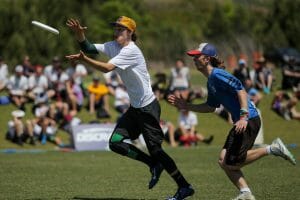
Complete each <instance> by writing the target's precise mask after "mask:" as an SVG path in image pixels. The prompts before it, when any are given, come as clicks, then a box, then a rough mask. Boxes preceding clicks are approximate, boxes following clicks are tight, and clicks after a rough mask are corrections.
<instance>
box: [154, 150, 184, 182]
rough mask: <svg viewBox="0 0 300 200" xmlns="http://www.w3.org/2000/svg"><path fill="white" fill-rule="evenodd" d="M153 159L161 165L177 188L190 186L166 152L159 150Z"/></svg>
mask: <svg viewBox="0 0 300 200" xmlns="http://www.w3.org/2000/svg"><path fill="white" fill-rule="evenodd" d="M154 159H155V160H157V161H159V162H160V163H161V164H162V165H163V167H164V169H165V170H166V171H167V172H168V173H169V174H170V176H171V177H172V178H173V179H174V181H175V182H176V183H177V185H178V187H188V186H189V185H190V184H189V183H188V182H187V181H186V180H185V178H184V177H183V175H182V174H181V172H180V171H179V170H178V168H177V166H176V164H175V162H174V160H173V159H172V158H171V157H170V156H169V155H168V154H167V153H166V152H164V150H162V149H159V150H158V151H157V153H156V156H155V158H154Z"/></svg>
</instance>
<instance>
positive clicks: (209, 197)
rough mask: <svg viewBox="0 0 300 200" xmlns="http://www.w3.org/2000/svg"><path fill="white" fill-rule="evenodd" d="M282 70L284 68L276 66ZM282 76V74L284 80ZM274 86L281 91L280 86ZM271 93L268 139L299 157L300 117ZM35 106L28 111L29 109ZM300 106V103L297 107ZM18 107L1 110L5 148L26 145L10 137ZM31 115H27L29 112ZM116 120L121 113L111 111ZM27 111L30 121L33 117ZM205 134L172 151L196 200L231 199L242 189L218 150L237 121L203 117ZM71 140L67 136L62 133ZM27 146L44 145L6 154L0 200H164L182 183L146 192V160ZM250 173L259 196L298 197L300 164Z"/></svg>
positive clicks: (167, 110)
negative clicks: (207, 141) (204, 140)
mask: <svg viewBox="0 0 300 200" xmlns="http://www.w3.org/2000/svg"><path fill="white" fill-rule="evenodd" d="M276 73H279V71H276ZM203 81H204V79H203V77H202V76H201V75H200V74H199V73H198V72H193V73H192V83H194V84H197V85H199V84H200V83H203ZM279 83H280V80H279V79H277V81H276V84H277V85H278V84H279ZM277 85H276V86H275V88H276V87H277ZM272 98H273V95H272V94H270V95H268V96H265V97H264V99H263V100H262V102H261V104H260V106H259V108H260V109H261V111H262V115H263V122H264V134H265V135H264V137H265V143H270V142H271V141H272V140H273V139H274V138H276V137H280V138H282V139H283V141H284V142H285V143H287V144H296V147H295V148H291V149H290V150H291V151H292V153H293V154H294V155H295V157H296V159H297V160H298V162H299V160H300V148H299V145H300V122H299V121H295V120H292V121H285V120H284V119H282V118H281V117H279V116H278V115H276V114H275V113H274V112H272V111H271V110H270V103H271V101H272ZM161 106H162V118H164V119H168V120H171V121H172V122H173V123H175V124H176V120H177V116H178V115H177V114H178V113H177V110H176V109H175V108H173V107H171V106H170V105H168V104H167V103H165V102H161ZM30 108H31V107H30V105H28V106H27V110H28V111H29V110H30ZM298 108H299V106H298ZM14 109H15V107H14V106H13V105H8V106H1V107H0V127H1V131H0V149H1V150H3V149H17V150H19V149H21V147H19V146H17V145H15V144H12V143H11V142H9V141H6V140H5V139H4V135H5V132H6V130H7V128H6V127H7V121H8V120H9V119H10V118H11V117H10V112H11V111H12V110H14ZM28 113H29V112H28ZM112 114H113V119H115V117H116V113H115V112H112ZM79 116H80V117H81V118H82V120H83V121H84V122H88V121H91V120H94V119H95V116H91V115H89V114H88V113H87V112H86V111H85V110H84V111H83V112H81V113H80V114H79ZM30 117H31V114H28V115H27V116H26V118H30ZM198 118H199V125H198V127H197V128H198V130H199V132H201V133H203V134H204V135H208V134H213V135H214V136H215V140H214V141H213V143H212V145H211V146H205V145H198V146H196V147H191V148H183V147H178V148H170V147H169V146H168V145H167V144H164V147H165V149H166V151H167V152H168V153H169V154H170V155H171V156H172V157H173V158H174V159H175V161H176V163H177V165H178V166H179V168H180V170H181V171H182V172H183V174H184V175H185V176H186V177H187V179H188V180H189V181H190V182H191V183H192V184H193V186H194V188H195V189H196V193H195V195H194V196H193V198H191V199H195V200H199V199H206V200H217V199H219V200H224V199H231V198H232V197H234V196H235V195H236V194H237V190H236V189H235V188H234V186H233V185H232V184H231V183H230V182H229V180H228V179H227V177H226V176H225V174H224V173H223V171H222V170H221V169H220V168H219V167H218V164H217V160H218V154H219V151H220V148H221V147H222V145H223V142H224V140H225V138H226V135H227V132H228V130H229V129H230V127H231V125H229V124H227V123H226V122H225V121H224V120H222V119H220V118H219V117H218V116H216V115H214V114H198ZM58 135H59V136H60V137H61V138H62V139H63V140H64V141H65V143H68V140H69V136H68V135H67V134H66V133H64V132H62V131H59V134H58ZM22 149H26V150H31V149H35V150H42V151H41V152H39V153H11V154H8V153H0V200H2V199H3V200H8V199H11V200H17V199H20V200H21V199H26V200H52V199H57V200H60V199H82V200H88V199H92V200H109V199H110V200H113V199H114V200H118V199H119V200H121V199H123V200H126V199H128V200H129V199H131V200H135V199H147V200H150V199H153V200H154V199H164V198H165V197H166V196H168V195H172V194H174V192H175V190H176V185H175V184H174V182H173V181H172V180H171V178H170V177H169V176H168V175H167V173H165V172H164V173H163V175H162V177H161V180H160V182H159V184H158V185H157V186H156V187H155V188H154V189H153V190H151V191H150V190H148V188H147V185H148V180H149V178H150V173H149V171H148V168H146V167H145V166H144V165H143V164H141V163H138V162H136V161H132V160H130V159H127V158H125V157H121V156H119V155H116V154H114V153H112V152H72V153H67V152H59V151H56V150H55V146H54V145H53V144H51V143H47V144H46V145H40V144H37V146H35V147H32V146H31V145H28V144H25V145H24V147H22ZM244 172H245V176H246V178H247V180H248V182H249V184H250V187H251V189H252V191H253V192H254V194H255V196H256V198H257V199H258V200H259V199H264V200H265V199H270V200H277V199H278V200H297V199H300V169H299V166H298V165H296V166H292V165H291V164H290V163H288V162H286V161H284V160H282V159H281V158H277V157H272V156H269V157H265V158H263V159H261V160H259V161H258V162H255V163H254V164H252V165H250V166H247V167H245V169H244Z"/></svg>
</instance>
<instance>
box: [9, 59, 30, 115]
mask: <svg viewBox="0 0 300 200" xmlns="http://www.w3.org/2000/svg"><path fill="white" fill-rule="evenodd" d="M23 72H24V69H23V67H22V65H17V66H16V68H15V75H12V76H11V77H10V78H9V81H8V84H7V89H8V90H9V95H10V98H11V100H12V102H13V103H14V104H16V106H17V107H18V108H19V109H21V110H25V102H26V92H27V89H28V79H27V78H26V76H24V75H23Z"/></svg>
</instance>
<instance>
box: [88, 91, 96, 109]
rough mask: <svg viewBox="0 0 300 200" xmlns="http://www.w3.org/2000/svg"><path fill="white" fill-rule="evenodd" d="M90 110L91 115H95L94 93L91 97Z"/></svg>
mask: <svg viewBox="0 0 300 200" xmlns="http://www.w3.org/2000/svg"><path fill="white" fill-rule="evenodd" d="M89 108H90V113H91V114H93V113H95V94H92V93H90V96H89Z"/></svg>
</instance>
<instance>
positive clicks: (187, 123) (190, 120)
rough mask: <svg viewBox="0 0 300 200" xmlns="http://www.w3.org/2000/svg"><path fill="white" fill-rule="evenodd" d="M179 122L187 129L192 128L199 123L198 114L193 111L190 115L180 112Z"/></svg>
mask: <svg viewBox="0 0 300 200" xmlns="http://www.w3.org/2000/svg"><path fill="white" fill-rule="evenodd" d="M178 123H179V125H180V126H183V127H184V128H185V129H191V128H192V127H193V126H196V125H197V124H198V118H197V115H196V114H195V113H194V112H191V111H189V113H188V115H183V114H182V113H180V115H179V118H178Z"/></svg>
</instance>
